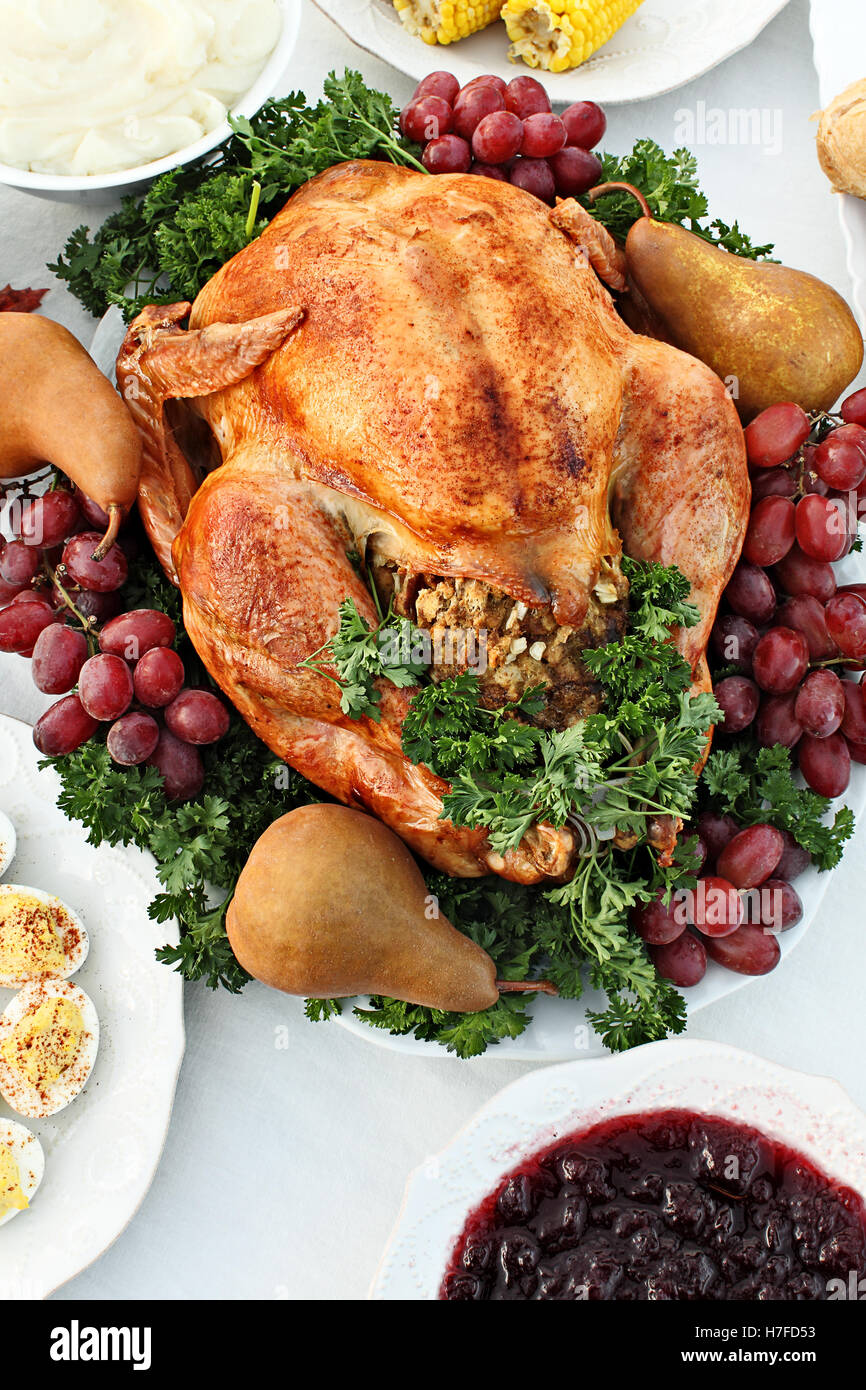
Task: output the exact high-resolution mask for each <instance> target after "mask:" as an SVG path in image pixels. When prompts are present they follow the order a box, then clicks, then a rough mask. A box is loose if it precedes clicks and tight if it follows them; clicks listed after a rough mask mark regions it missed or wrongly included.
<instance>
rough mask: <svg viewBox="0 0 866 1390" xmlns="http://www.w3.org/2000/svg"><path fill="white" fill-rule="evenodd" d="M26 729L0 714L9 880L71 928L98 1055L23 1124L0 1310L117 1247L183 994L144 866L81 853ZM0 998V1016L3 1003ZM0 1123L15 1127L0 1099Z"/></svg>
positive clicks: (131, 1210) (108, 853)
mask: <svg viewBox="0 0 866 1390" xmlns="http://www.w3.org/2000/svg"><path fill="white" fill-rule="evenodd" d="M39 756H40V755H39V754H38V753H37V751H36V749H35V748H34V746H33V738H32V730H31V728H30V726H29V724H22V723H21V722H20V721H19V720H17V719H10V718H8V717H7V716H6V715H0V808H2V810H3V811H4V812H5V814H6V815H7V816H8V817H9V819H10V820H11V821H12V823H13V825H14V826H15V829H16V832H17V841H18V843H17V848H16V852H15V858H14V861H13V864H14V872H15V878H16V882H21V883H29V884H32V885H33V886H34V887H39V888H43V889H45V891H46V892H49V893H56V894H57V896H58V897H59V898H61V899H62V900H63V901H64V902H66V903H68V904H69V906H70V907H73V908H74V909H75V910H76V911H77V912H78V913H79V914H80V915H81V917H82V918H83V919H84V924H85V926H86V928H87V931H88V933H89V936H90V952H89V955H88V958H87V960H86V962H85V964H84V965H83V966H82V968H81V970H80V971H78V973H77V974H76V975H74V976H73V979H72V983H73V984H76V985H80V986H81V987H82V989H84V990H85V991H86V992H87V994H89V995H90V997H91V999H92V1000H93V1003H94V1004H95V1006H96V1012H97V1014H98V1015H99V1022H100V1034H101V1036H100V1046H99V1055H98V1057H97V1059H96V1066H95V1067H94V1070H93V1073H92V1075H91V1077H90V1080H89V1081H88V1083H87V1086H86V1087H85V1089H84V1091H83V1092H82V1094H81V1095H80V1096H79V1097H78V1098H77V1100H75V1101H73V1102H72V1104H71V1105H70V1106H68V1107H67V1108H66V1109H65V1110H62V1111H60V1112H59V1113H58V1114H56V1115H52V1116H51V1117H50V1118H49V1119H46V1120H24V1121H22V1123H24V1124H26V1125H27V1126H28V1128H29V1129H32V1130H33V1132H34V1133H35V1134H36V1135H37V1136H38V1138H39V1140H40V1141H41V1143H42V1147H43V1149H44V1150H45V1178H44V1181H43V1183H42V1186H41V1187H40V1189H39V1191H38V1192H37V1194H36V1196H35V1198H34V1199H33V1205H32V1207H31V1208H30V1210H29V1211H26V1212H22V1213H21V1214H20V1215H19V1216H17V1217H16V1218H15V1220H14V1221H12V1222H10V1223H9V1224H8V1225H7V1226H4V1227H3V1229H2V1231H0V1301H2V1300H6V1299H21V1298H26V1299H38V1298H44V1297H46V1295H47V1294H49V1293H51V1292H52V1291H53V1290H54V1289H56V1288H57V1287H58V1286H59V1285H60V1284H63V1283H65V1282H66V1280H67V1279H71V1278H72V1276H73V1275H75V1274H78V1273H80V1272H81V1270H82V1269H85V1268H86V1267H87V1265H89V1264H91V1263H92V1261H93V1260H95V1259H97V1257H98V1256H99V1255H101V1254H102V1252H103V1251H104V1250H105V1249H107V1247H108V1246H109V1245H110V1244H111V1243H112V1241H114V1240H116V1238H117V1237H118V1236H119V1235H120V1233H121V1231H122V1230H123V1229H124V1227H125V1226H126V1225H127V1224H128V1223H129V1221H130V1220H131V1219H132V1217H133V1216H134V1215H135V1213H136V1211H137V1210H138V1207H139V1206H140V1204H141V1202H142V1200H143V1198H144V1196H145V1193H146V1192H147V1189H148V1188H149V1186H150V1183H151V1180H152V1178H153V1175H154V1173H155V1172H156V1168H157V1164H158V1163H159V1160H160V1156H161V1154H162V1148H163V1144H164V1142H165V1136H166V1132H167V1130H168V1123H169V1118H170V1116H171V1107H172V1101H173V1099H174V1090H175V1083H176V1081H177V1074H178V1070H179V1068H180V1063H181V1058H182V1057H183V1048H184V1032H183V986H182V983H181V978H180V976H179V975H176V974H174V972H173V971H171V970H169V969H168V968H167V967H166V966H164V965H160V964H159V963H158V961H157V960H156V959H155V958H154V949H155V948H156V947H157V946H162V945H164V944H166V942H169V941H176V940H177V929H176V927H175V926H174V924H173V923H164V924H162V925H157V924H156V923H155V922H152V921H151V920H150V918H149V917H148V915H147V908H148V904H149V903H150V901H151V899H152V898H153V896H154V894H155V893H156V892H157V891H158V890H159V884H158V882H157V878H156V874H155V872H154V862H155V861H154V860H153V859H152V858H151V857H150V855H147V854H144V853H143V852H142V851H141V850H138V849H135V848H133V847H129V848H122V847H118V848H116V849H109V848H107V847H105V846H103V847H102V848H100V849H94V847H93V846H92V845H89V844H87V841H86V834H85V831H84V828H83V827H82V826H81V825H80V824H79V823H78V822H77V821H69V820H67V819H66V818H65V816H64V815H63V813H62V812H61V811H59V810H58V809H57V806H56V800H57V794H58V791H59V790H60V783H59V779H58V777H57V775H56V773H55V772H54V771H53V769H50V768H48V769H44V770H43V771H41V772H40V771H39V769H38V766H37V764H38V762H39ZM14 993H15V991H13V990H0V1008H5V1006H6V1004H8V1003H9V1001H10V1000H11V999H12V998H13V997H14ZM0 1115H2V1116H9V1117H12V1118H18V1117H17V1116H15V1115H14V1112H13V1111H12V1110H11V1109H10V1108H9V1106H7V1105H6V1104H5V1102H2V1101H0Z"/></svg>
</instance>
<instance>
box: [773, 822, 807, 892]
mask: <svg viewBox="0 0 866 1390" xmlns="http://www.w3.org/2000/svg"><path fill="white" fill-rule="evenodd" d="M781 835H782V839H783V840H784V842H785V845H784V848H783V850H782V857H781V859H780V860H779V862H778V864H777V865H776V868H775V870H774V872H775V875H776V877H777V878H783V879H785V881H786V882H788V883H790V881H791V879H793V878H799V877H800V874H804V873H805V872H806V870H807V869H808V867H809V865H810V864H811V863H812V856H811V854H810V853H809V851H808V850H807V849H804V848H803V846H802V845H801V844H798V842H797V841H796V840H795V839H794V836H793V835H792V834H791V832H790V830H783V831H782V832H781Z"/></svg>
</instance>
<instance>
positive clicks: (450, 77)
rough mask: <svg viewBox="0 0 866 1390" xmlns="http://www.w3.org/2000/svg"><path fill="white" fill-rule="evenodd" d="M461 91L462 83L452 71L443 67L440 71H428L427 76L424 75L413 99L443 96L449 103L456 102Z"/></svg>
mask: <svg viewBox="0 0 866 1390" xmlns="http://www.w3.org/2000/svg"><path fill="white" fill-rule="evenodd" d="M459 91H460V83H459V82H458V81H457V78H456V77H455V76H454V74H453V73H452V72H444V71H443V70H442V69H441V68H440V69H439V71H438V72H428V74H427V76H426V77H422V78H421V81H420V82H419V83H418V86H417V87H416V88H415V90H414V92H413V93H412V100H413V101H420V100H421V98H422V97H441V98H442V100H443V101H447V102H448V103H449V105H452V106H453V104H454V102H455V101H456V99H457V93H458V92H459Z"/></svg>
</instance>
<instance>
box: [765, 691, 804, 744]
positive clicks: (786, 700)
mask: <svg viewBox="0 0 866 1390" xmlns="http://www.w3.org/2000/svg"><path fill="white" fill-rule="evenodd" d="M796 703H797V697H796V695H794V694H790V695H770V696H768V698H767V699H766V700H765V701H764V703H763V704H762V705H761V708H760V709H759V710H758V717H757V719H756V721H755V732H756V733H757V735H758V742H759V743H760V745H761V747H762V748H772V747H773V746H774V744H777V743H781V744H784V746H785V747H786V748H793V747H794V746H795V744H797V743H799V741H800V739H801V738H802V735H803V725H802V724H800V723H798V722H797V718H796V716H795V714H794V707H795V705H796Z"/></svg>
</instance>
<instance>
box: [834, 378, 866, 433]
mask: <svg viewBox="0 0 866 1390" xmlns="http://www.w3.org/2000/svg"><path fill="white" fill-rule="evenodd" d="M840 414H841V416H842V419H843V420H844V421H845V422H846V424H849V425H864V426H866V386H864V387H862V388H861V390H859V391H855V392H854V393H853V395H851V396H846V398H845V400H844V401H843V402H842V407H841V410H840Z"/></svg>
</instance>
